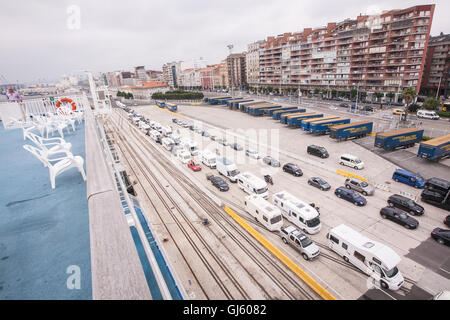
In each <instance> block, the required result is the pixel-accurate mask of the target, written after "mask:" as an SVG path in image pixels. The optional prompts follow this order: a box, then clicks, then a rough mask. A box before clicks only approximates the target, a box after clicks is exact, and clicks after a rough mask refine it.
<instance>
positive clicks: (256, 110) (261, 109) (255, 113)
mask: <svg viewBox="0 0 450 320" xmlns="http://www.w3.org/2000/svg"><path fill="white" fill-rule="evenodd" d="M279 107H280V106H279V105H276V104H272V105H270V106H268V107H258V108H254V109H249V110H250V111H251V112H252V113H250V112H249V113H250V114H251V115H253V116H263V115H266V114H268V113H269V111H270V110H273V109H278V108H279Z"/></svg>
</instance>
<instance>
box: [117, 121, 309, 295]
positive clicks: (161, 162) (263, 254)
mask: <svg viewBox="0 0 450 320" xmlns="http://www.w3.org/2000/svg"><path fill="white" fill-rule="evenodd" d="M126 123H127V124H128V125H130V124H129V123H128V122H127V121H126ZM113 125H115V126H116V127H115V131H118V128H117V125H116V124H113ZM130 127H131V126H130ZM133 131H135V130H133V128H131V132H132V135H133V138H135V140H136V141H139V142H140V145H139V147H138V148H140V150H139V152H136V150H132V149H131V146H129V145H127V141H126V138H124V137H123V136H121V135H120V134H119V136H118V138H119V139H120V142H121V145H123V148H127V149H126V151H127V153H129V154H132V155H133V160H130V159H128V160H127V161H129V164H130V168H131V169H132V170H133V165H132V164H133V163H134V165H135V166H136V167H138V168H139V170H141V171H143V172H145V175H146V177H145V178H146V179H147V180H150V182H151V183H150V184H152V183H153V184H155V183H156V184H159V187H160V189H161V190H165V188H164V186H162V185H161V184H160V182H159V181H158V179H157V178H156V177H155V176H153V177H151V175H152V173H151V170H148V168H146V167H145V166H146V165H145V163H146V161H147V162H148V161H149V160H150V161H155V163H156V162H157V164H158V166H160V167H162V168H164V170H166V171H167V172H168V173H169V174H170V176H171V177H172V178H174V179H175V180H176V181H177V182H178V183H179V184H180V185H182V186H184V190H186V193H188V194H189V196H191V197H192V198H193V199H195V201H196V203H197V204H198V205H199V206H200V207H201V208H202V209H203V210H204V211H205V212H206V213H208V218H209V219H211V220H212V221H214V222H215V225H217V226H219V227H220V228H221V230H222V231H223V232H225V233H226V234H227V235H228V236H229V238H230V239H232V240H233V241H234V243H235V244H236V245H237V246H238V247H239V248H240V249H241V250H242V251H243V252H244V253H245V254H246V255H248V256H249V257H250V258H251V259H252V261H253V262H254V263H255V264H256V265H257V266H258V267H259V268H260V269H262V270H263V271H264V273H265V275H266V276H267V277H268V278H270V279H271V280H272V281H273V283H275V284H276V285H277V286H278V287H279V289H280V291H281V292H283V293H284V294H285V295H286V297H288V298H290V299H298V298H299V297H300V298H306V299H317V298H318V295H316V294H315V293H312V292H311V290H310V289H309V288H304V287H303V286H305V284H304V283H302V282H301V280H300V279H299V278H297V277H296V276H295V275H293V274H291V273H290V271H288V270H286V269H285V267H284V266H280V263H279V262H278V261H275V259H274V257H273V256H271V255H270V254H269V253H268V252H267V251H266V250H265V249H264V248H262V247H261V246H260V245H259V243H257V242H256V241H255V240H254V239H253V238H252V237H250V236H249V235H248V234H247V233H246V232H245V231H243V230H242V229H241V228H240V227H239V226H237V225H236V223H235V222H234V221H230V220H231V219H230V217H229V216H228V215H227V214H226V213H225V212H224V211H223V209H222V208H220V207H218V206H217V205H216V204H215V203H214V202H212V200H211V199H210V198H209V197H208V196H207V195H205V194H204V193H203V192H202V191H201V190H199V189H198V188H197V187H196V186H195V185H194V184H193V183H192V182H191V181H190V180H189V179H188V178H187V177H186V175H185V174H183V173H182V172H181V171H180V170H178V169H177V168H175V167H174V166H173V165H171V164H170V163H168V162H167V159H165V158H163V157H162V155H161V154H160V151H159V150H158V149H157V148H156V147H155V146H153V145H152V144H151V143H150V142H149V141H148V140H147V139H146V138H145V137H143V136H142V135H140V134H137V133H136V132H133ZM136 147H137V144H136ZM145 151H147V152H148V153H149V154H151V155H152V157H154V159H148V158H146V159H145V160H146V161H144V160H143V159H140V158H141V155H140V154H142V153H143V152H145ZM124 154H125V153H124ZM133 161H134V162H133ZM135 176H136V177H137V176H138V175H137V174H136V172H135ZM154 190H155V188H154ZM155 191H156V190H155ZM159 192H161V191H159ZM163 193H164V192H163ZM147 196H148V197H149V194H148V193H147ZM165 196H167V197H169V198H170V195H168V194H167V192H165ZM173 202H174V201H172V205H173V206H175V205H176V203H173ZM167 209H170V208H169V207H167ZM177 209H178V210H177V211H182V210H181V209H180V208H179V207H178V208H177ZM192 209H194V208H192ZM168 211H169V212H171V210H168ZM193 212H196V210H193ZM179 213H180V214H182V212H179ZM199 218H203V216H199ZM160 219H161V217H160ZM174 220H175V219H174ZM185 220H189V219H186V217H185ZM161 221H164V220H163V219H161ZM178 222H179V223H180V228H182V225H181V222H180V221H178ZM188 224H189V223H188ZM190 227H191V230H195V231H193V232H194V233H195V234H196V236H197V237H201V234H200V233H199V232H198V231H197V230H196V228H195V227H194V226H190ZM166 229H167V228H166ZM231 230H232V231H231ZM184 235H185V236H186V237H189V236H190V235H189V232H187V231H186V230H185V232H184ZM216 237H217V236H216ZM172 239H173V236H172ZM217 239H218V240H219V241H220V242H222V239H221V238H219V237H217ZM203 240H204V239H203ZM242 240H244V241H242ZM222 243H223V242H222ZM191 245H192V246H195V244H194V243H192V244H191ZM202 245H204V246H205V247H207V246H208V244H207V242H206V241H204V242H202ZM224 246H225V244H224ZM249 247H250V248H251V249H249ZM209 252H210V254H211V255H212V256H214V250H212V249H211V248H210V250H209ZM255 252H256V254H255ZM230 253H231V251H230ZM197 254H198V255H199V256H201V255H202V254H201V253H200V252H198V251H197ZM235 258H236V260H237V261H239V258H238V257H235ZM214 260H215V262H216V264H217V265H220V266H221V268H222V269H223V272H225V273H226V274H227V276H228V277H229V278H230V280H231V282H232V283H233V284H234V286H235V287H236V288H238V291H239V292H240V294H241V295H242V297H243V298H245V299H248V294H246V293H245V290H244V289H243V288H242V287H241V286H240V284H239V281H238V280H237V279H235V278H234V277H233V275H232V274H230V273H229V271H227V270H224V269H226V265H225V264H224V263H223V262H222V263H221V262H220V258H219V257H217V256H215V258H214ZM185 261H186V263H187V260H186V258H185ZM202 261H204V262H205V263H206V264H208V262H207V261H206V257H203V260H202ZM241 266H242V267H243V269H244V270H246V271H247V273H248V274H249V276H250V277H251V278H252V279H253V280H254V282H255V283H257V284H258V285H259V287H260V288H261V290H262V291H263V292H264V293H265V294H266V295H267V296H268V298H273V297H272V296H271V295H270V294H269V292H268V291H267V290H266V289H264V287H263V286H262V285H260V284H259V283H258V280H257V279H256V278H255V277H253V275H252V272H250V271H248V270H247V268H245V266H244V265H243V264H242V263H241ZM269 267H270V268H269ZM208 270H210V272H212V274H214V271H211V268H208ZM274 271H275V272H274ZM191 272H193V271H192V270H191ZM280 277H281V279H283V281H281V280H280ZM214 278H215V279H216V281H217V282H218V285H219V286H220V287H221V288H222V289H223V291H224V294H225V295H226V296H227V298H231V296H232V295H231V294H230V293H229V292H226V291H227V290H226V289H225V288H223V286H222V285H221V284H220V283H219V282H220V281H219V280H218V277H214ZM286 281H287V282H288V283H289V284H290V285H291V286H292V287H294V288H295V290H294V291H295V292H291V291H292V290H288V289H287V288H286V285H285V282H286ZM202 290H203V291H205V289H204V288H202ZM299 294H300V296H299ZM205 295H206V296H207V297H208V295H207V294H206V292H205ZM233 298H234V297H233Z"/></svg>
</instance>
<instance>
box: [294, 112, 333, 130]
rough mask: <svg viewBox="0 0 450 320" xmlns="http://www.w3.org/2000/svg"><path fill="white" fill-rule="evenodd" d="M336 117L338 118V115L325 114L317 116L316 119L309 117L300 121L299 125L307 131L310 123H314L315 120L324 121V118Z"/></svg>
mask: <svg viewBox="0 0 450 320" xmlns="http://www.w3.org/2000/svg"><path fill="white" fill-rule="evenodd" d="M338 118H339V116H326V117H319V118H317V119H316V118H311V119H308V120H304V121H302V125H301V127H302V129H303V131H309V126H310V124H311V123H314V122H316V121H324V120H330V119H338Z"/></svg>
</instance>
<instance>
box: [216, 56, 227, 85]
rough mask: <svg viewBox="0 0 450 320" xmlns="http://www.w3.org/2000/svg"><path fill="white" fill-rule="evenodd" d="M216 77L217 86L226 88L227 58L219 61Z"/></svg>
mask: <svg viewBox="0 0 450 320" xmlns="http://www.w3.org/2000/svg"><path fill="white" fill-rule="evenodd" d="M218 73H219V74H218V78H219V87H220V88H223V89H225V88H228V66H227V60H223V61H222V62H221V63H219V71H218Z"/></svg>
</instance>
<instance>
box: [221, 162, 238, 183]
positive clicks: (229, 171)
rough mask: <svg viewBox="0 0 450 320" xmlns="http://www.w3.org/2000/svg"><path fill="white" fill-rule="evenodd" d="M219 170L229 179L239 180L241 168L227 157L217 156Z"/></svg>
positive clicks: (232, 180)
mask: <svg viewBox="0 0 450 320" xmlns="http://www.w3.org/2000/svg"><path fill="white" fill-rule="evenodd" d="M216 165H217V171H219V173H220V174H221V175H223V176H225V177H227V178H228V179H230V181H231V182H236V181H237V176H238V174H239V170H238V169H237V168H236V165H235V164H234V163H233V162H231V161H230V160H228V159H227V158H217V162H216Z"/></svg>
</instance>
